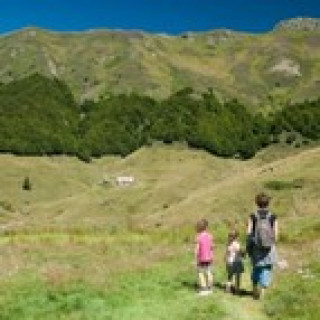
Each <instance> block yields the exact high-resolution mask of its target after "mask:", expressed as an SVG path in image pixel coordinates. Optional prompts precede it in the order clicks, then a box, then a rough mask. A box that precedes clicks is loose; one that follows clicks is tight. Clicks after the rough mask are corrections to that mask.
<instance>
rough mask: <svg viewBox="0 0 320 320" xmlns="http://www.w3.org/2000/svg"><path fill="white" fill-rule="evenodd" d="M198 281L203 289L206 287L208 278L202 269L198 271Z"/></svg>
mask: <svg viewBox="0 0 320 320" xmlns="http://www.w3.org/2000/svg"><path fill="white" fill-rule="evenodd" d="M198 283H199V287H200V289H201V290H205V289H206V287H207V279H206V275H205V273H204V272H203V271H202V270H200V271H198Z"/></svg>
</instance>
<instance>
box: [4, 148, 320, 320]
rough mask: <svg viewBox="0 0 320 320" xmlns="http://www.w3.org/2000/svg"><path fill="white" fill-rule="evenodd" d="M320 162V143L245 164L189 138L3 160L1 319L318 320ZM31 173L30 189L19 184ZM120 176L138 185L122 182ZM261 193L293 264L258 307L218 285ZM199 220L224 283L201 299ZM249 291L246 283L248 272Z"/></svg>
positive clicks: (273, 151) (282, 248) (285, 255)
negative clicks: (109, 151) (120, 153)
mask: <svg viewBox="0 0 320 320" xmlns="http://www.w3.org/2000/svg"><path fill="white" fill-rule="evenodd" d="M319 160H320V149H319V147H317V148H312V149H304V150H297V149H294V148H290V147H287V148H279V147H272V148H269V149H266V150H264V151H263V152H261V153H259V154H258V155H257V156H256V157H255V158H254V159H252V160H249V161H245V162H244V161H239V160H233V159H230V160H225V159H221V158H216V157H213V156H211V155H209V154H207V153H205V152H202V151H195V150H190V149H186V148H185V147H183V146H181V145H173V146H170V147H168V146H163V145H159V146H153V147H148V148H142V149H140V150H139V151H137V152H135V153H134V154H132V155H131V156H129V157H127V158H125V159H122V158H120V157H105V158H101V159H99V160H95V161H94V162H92V163H91V164H84V163H82V162H80V161H78V160H76V159H74V158H70V157H50V158H45V157H42V158H32V157H28V158H23V157H15V156H11V155H2V156H1V157H0V178H1V181H2V185H3V186H5V188H2V190H1V198H0V201H1V202H0V206H1V207H0V210H1V211H0V212H1V217H0V218H1V228H2V237H1V240H0V241H1V243H0V246H1V251H0V256H1V259H0V261H1V262H0V275H1V276H0V283H1V286H0V287H1V289H0V306H1V310H2V319H10V320H13V319H39V318H43V316H44V315H45V317H46V319H57V318H58V317H59V319H119V320H120V319H121V320H122V319H146V320H149V319H150V320H151V319H153V320H155V319H172V320H173V319H185V320H187V319H189V320H191V319H195V318H197V319H207V318H208V317H210V319H228V320H236V319H237V320H247V319H255V320H267V319H275V320H276V319H285V320H286V319H287V320H289V319H290V320H291V319H304V320H316V319H317V316H318V313H317V311H318V306H319V286H318V281H319V264H317V261H319V250H318V248H319V247H318V245H319V219H318V215H319V212H318V211H319V207H320V203H319V199H320V197H319V192H320V185H319V178H320V177H319V173H320V170H319V169H320V168H319V164H320V161H319ZM26 175H29V177H30V180H31V183H32V190H31V191H23V190H22V182H23V179H24V177H25V176H26ZM119 175H133V176H134V177H135V183H134V184H133V185H132V186H130V187H119V186H117V185H116V184H115V177H117V176H119ZM103 180H104V181H105V182H106V183H102V182H103ZM261 190H266V191H267V192H268V193H269V194H271V196H272V202H273V205H272V208H273V211H274V212H275V213H276V214H277V215H278V216H279V219H280V221H281V225H280V227H281V232H280V234H281V236H280V244H279V254H280V258H281V259H285V260H286V261H287V262H288V268H287V269H285V270H282V271H280V270H276V273H275V276H276V279H275V280H276V281H275V280H274V285H273V287H272V288H271V289H270V290H271V292H270V295H268V296H267V298H266V300H265V301H263V302H261V303H257V302H254V301H252V299H251V297H250V296H246V295H244V296H243V297H233V296H231V295H226V294H225V293H223V291H220V290H219V289H218V288H219V286H218V285H219V284H220V285H222V283H223V282H224V280H225V274H224V266H223V262H222V261H223V260H222V256H223V250H224V243H225V238H226V234H227V230H228V228H229V226H230V225H233V224H236V225H237V226H238V228H239V230H241V232H242V235H243V232H244V231H243V230H244V227H245V221H246V217H247V215H248V214H249V213H250V212H251V211H252V210H253V197H254V195H255V194H256V193H257V192H258V191H261ZM203 216H205V217H207V218H208V219H209V221H210V226H211V227H210V229H211V231H212V232H213V234H214V236H215V239H216V244H217V259H216V268H215V280H216V282H217V286H218V287H217V288H216V289H215V292H214V293H213V296H212V299H211V298H210V299H206V298H205V299H201V300H199V298H198V297H197V296H195V293H194V279H195V274H194V270H193V266H192V259H193V253H192V246H193V237H194V223H195V221H196V220H197V219H198V218H199V217H203ZM247 268H249V266H248V265H247ZM308 277H310V278H308ZM309 279H312V280H311V281H310V280H309ZM289 284H290V285H289ZM288 285H289V287H288ZM294 286H297V287H294ZM8 287H10V290H7V288H8ZM243 288H244V289H245V290H247V291H249V290H250V286H249V281H248V277H247V276H246V277H245V278H244V285H243ZM247 291H246V292H247ZM301 292H304V294H300V293H301ZM292 301H295V306H296V307H295V308H292ZM298 302H299V303H298Z"/></svg>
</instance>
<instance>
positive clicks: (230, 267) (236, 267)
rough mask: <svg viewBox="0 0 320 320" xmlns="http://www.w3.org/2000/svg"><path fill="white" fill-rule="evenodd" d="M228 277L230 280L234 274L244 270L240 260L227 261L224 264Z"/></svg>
mask: <svg viewBox="0 0 320 320" xmlns="http://www.w3.org/2000/svg"><path fill="white" fill-rule="evenodd" d="M226 269H227V273H228V279H229V280H231V279H232V277H233V276H234V275H239V274H241V273H243V272H244V267H243V263H242V261H235V262H233V263H227V265H226Z"/></svg>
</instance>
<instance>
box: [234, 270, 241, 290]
mask: <svg viewBox="0 0 320 320" xmlns="http://www.w3.org/2000/svg"><path fill="white" fill-rule="evenodd" d="M240 285H241V273H236V275H235V292H236V293H239V291H240Z"/></svg>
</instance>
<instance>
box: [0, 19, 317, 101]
mask: <svg viewBox="0 0 320 320" xmlns="http://www.w3.org/2000/svg"><path fill="white" fill-rule="evenodd" d="M319 60H320V30H319V20H318V19H293V20H290V21H285V22H283V23H281V24H279V25H278V26H276V27H275V29H274V30H273V31H271V32H268V33H266V34H259V35H257V34H255V35H254V34H246V33H240V32H235V31H230V30H214V31H210V32H204V33H193V32H189V33H185V34H181V35H179V36H168V35H161V34H158V35H157V34H147V33H144V32H139V31H137V32H126V31H110V30H92V31H88V32H83V33H57V32H51V31H46V30H41V29H38V28H27V29H23V30H20V31H17V32H14V33H11V34H8V35H5V36H2V37H1V38H0V63H1V65H2V68H1V70H0V81H2V82H4V83H7V82H9V81H12V80H14V79H18V78H21V77H25V76H27V75H29V74H32V73H35V72H39V73H41V74H43V75H46V76H54V77H58V78H59V79H62V80H64V81H65V82H66V83H67V84H68V85H70V87H71V89H72V92H73V93H74V94H75V95H76V97H77V99H78V100H83V99H86V98H97V97H99V96H101V95H102V96H103V95H105V94H107V93H108V92H131V91H135V92H139V93H143V94H147V95H151V96H153V97H156V98H159V97H161V98H163V97H167V96H168V95H170V94H171V93H172V92H175V91H177V90H179V89H181V88H183V87H186V86H191V87H194V88H196V89H199V90H203V89H206V88H207V87H212V88H214V90H215V91H216V92H218V93H219V94H220V95H221V96H223V97H237V98H239V99H240V100H241V101H243V102H245V103H249V104H256V105H257V104H260V103H263V104H268V103H271V102H272V103H273V102H274V101H276V102H277V103H284V102H286V101H287V100H299V99H305V98H312V97H315V96H317V95H318V92H319V86H320V72H319V68H320V63H319Z"/></svg>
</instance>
